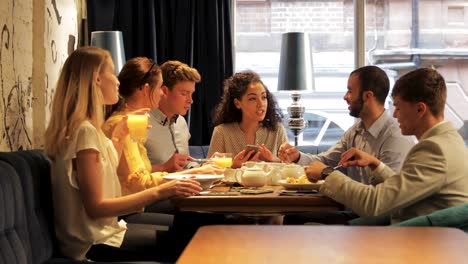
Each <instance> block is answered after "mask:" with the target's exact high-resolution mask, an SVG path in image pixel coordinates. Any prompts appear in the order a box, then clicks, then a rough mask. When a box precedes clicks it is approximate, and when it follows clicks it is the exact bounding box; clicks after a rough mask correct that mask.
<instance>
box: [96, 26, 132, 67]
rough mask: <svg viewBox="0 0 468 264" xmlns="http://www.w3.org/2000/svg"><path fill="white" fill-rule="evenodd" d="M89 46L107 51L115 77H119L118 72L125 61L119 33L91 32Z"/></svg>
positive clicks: (120, 33) (121, 38)
mask: <svg viewBox="0 0 468 264" xmlns="http://www.w3.org/2000/svg"><path fill="white" fill-rule="evenodd" d="M90 46H94V47H98V48H102V49H105V50H108V51H109V52H110V54H111V56H112V60H113V61H114V66H115V75H119V72H120V70H121V69H122V67H123V65H124V64H125V62H126V61H127V60H126V59H125V50H124V44H123V37H122V32H121V31H93V32H91V44H90Z"/></svg>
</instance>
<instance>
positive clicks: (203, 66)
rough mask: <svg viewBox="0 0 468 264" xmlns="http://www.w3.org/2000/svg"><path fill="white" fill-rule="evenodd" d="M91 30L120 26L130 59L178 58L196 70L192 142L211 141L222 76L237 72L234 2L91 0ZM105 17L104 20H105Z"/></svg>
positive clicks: (117, 28) (216, 0)
mask: <svg viewBox="0 0 468 264" xmlns="http://www.w3.org/2000/svg"><path fill="white" fill-rule="evenodd" d="M87 3H88V5H87V7H88V28H89V32H91V31H96V30H120V31H122V33H123V37H124V45H125V53H126V54H125V55H126V57H127V58H132V57H136V56H146V57H149V58H153V59H155V60H156V61H157V62H158V64H162V63H163V62H165V61H167V60H180V61H182V62H185V63H187V64H188V65H190V66H192V67H194V68H196V69H197V70H198V71H199V72H200V74H201V76H202V82H201V83H199V84H197V88H196V91H195V93H194V95H193V100H194V102H193V104H192V107H191V110H190V114H189V115H188V117H186V118H187V119H188V120H189V124H190V132H191V134H192V138H191V139H190V144H191V145H208V144H209V143H210V139H211V134H212V131H213V124H212V115H213V111H214V107H215V106H216V104H217V103H218V102H219V100H220V98H221V95H222V93H223V88H222V84H223V80H224V79H225V78H227V77H229V76H231V75H232V74H233V50H232V47H233V45H232V33H233V32H231V17H232V10H231V4H232V0H140V1H126V0H121V1H119V0H114V1H112V0H104V1H103V0H88V2H87ZM103 16H104V17H105V18H103Z"/></svg>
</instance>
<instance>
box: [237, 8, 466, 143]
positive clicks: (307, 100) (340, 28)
mask: <svg viewBox="0 0 468 264" xmlns="http://www.w3.org/2000/svg"><path fill="white" fill-rule="evenodd" d="M467 8H468V0H459V1H454V0H437V1H436V0H427V1H418V0H392V1H390V0H367V1H366V18H365V25H363V29H365V42H366V63H367V64H372V65H378V66H380V67H382V68H384V69H385V70H386V71H387V73H388V75H389V78H390V80H391V85H393V83H394V80H396V79H397V78H398V77H399V76H401V75H403V74H405V73H406V72H408V71H410V70H412V69H414V68H415V67H418V66H419V67H436V68H437V69H438V70H439V71H440V72H441V73H442V74H443V75H444V77H445V79H446V82H447V86H448V99H447V107H446V119H448V120H449V121H451V122H452V123H453V124H454V125H455V126H456V127H457V128H459V129H460V130H459V132H460V134H461V135H462V136H463V137H464V138H465V142H467V143H468V95H467V94H468V78H466V76H468V75H467V74H466V71H468V48H466V47H468V29H467V28H466V25H465V24H467V22H468V15H467V14H468V12H467V10H466V9H467ZM235 10H236V14H235V21H236V24H235V25H236V32H235V38H236V46H235V47H236V51H235V54H236V67H235V71H236V72H237V71H241V70H245V69H251V70H254V71H256V72H258V73H259V74H260V76H261V77H262V80H263V81H264V82H265V84H266V86H267V87H268V89H269V90H270V91H272V92H274V94H275V96H276V98H277V100H278V103H279V106H280V107H281V109H283V112H284V113H287V111H286V109H287V107H288V106H289V105H290V104H291V102H292V101H291V99H290V98H289V94H288V93H285V92H277V89H276V87H277V81H278V79H277V76H278V68H279V57H280V48H281V34H282V33H284V32H292V31H299V32H306V33H308V35H309V37H310V43H311V49H312V54H313V65H314V67H313V73H311V74H313V76H314V83H315V85H314V87H315V89H314V90H313V91H312V92H308V93H305V94H303V95H302V99H301V104H302V105H303V106H305V108H306V114H305V116H304V117H305V119H306V120H307V123H308V127H307V128H306V129H305V130H304V132H303V134H302V137H303V138H302V139H300V141H299V144H303V145H304V144H314V145H317V144H332V143H333V142H336V141H337V140H338V139H339V138H340V137H341V135H342V134H343V133H344V131H345V130H347V129H348V128H349V127H350V126H351V125H352V124H353V123H354V118H352V117H350V116H349V114H348V110H347V104H346V102H345V101H344V100H343V99H342V98H343V95H344V93H345V91H346V82H347V78H348V75H349V73H350V72H351V71H352V70H353V69H354V49H353V42H354V3H353V1H350V0H341V1H338V0H321V1H315V0H264V1H258V0H257V1H254V0H252V1H249V0H242V1H240V0H237V1H236V9H235ZM413 10H415V11H414V12H413ZM386 107H387V109H390V111H391V104H390V103H388V105H387V106H386ZM285 119H286V120H285V123H287V116H286V118H285ZM324 126H326V127H324ZM320 131H322V132H323V131H325V133H324V134H320ZM289 136H290V141H291V142H293V138H292V133H291V134H290V135H289ZM322 136H323V137H322Z"/></svg>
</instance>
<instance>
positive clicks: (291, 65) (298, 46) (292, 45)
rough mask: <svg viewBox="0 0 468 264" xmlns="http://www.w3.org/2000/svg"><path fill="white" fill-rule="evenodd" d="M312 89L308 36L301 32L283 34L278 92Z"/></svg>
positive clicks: (312, 77)
mask: <svg viewBox="0 0 468 264" xmlns="http://www.w3.org/2000/svg"><path fill="white" fill-rule="evenodd" d="M313 89H314V76H313V68H312V53H311V50H310V44H309V36H308V35H307V34H306V33H303V32H287V33H283V35H282V38H281V57H280V67H279V74H278V91H301V90H313Z"/></svg>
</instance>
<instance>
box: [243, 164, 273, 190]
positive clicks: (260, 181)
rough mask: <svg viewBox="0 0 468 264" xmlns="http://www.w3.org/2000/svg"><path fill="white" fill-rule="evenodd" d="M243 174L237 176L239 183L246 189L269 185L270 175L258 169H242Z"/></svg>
mask: <svg viewBox="0 0 468 264" xmlns="http://www.w3.org/2000/svg"><path fill="white" fill-rule="evenodd" d="M241 169H242V173H239V174H237V175H236V176H237V181H238V182H240V183H241V184H242V185H244V186H245V187H262V186H264V185H265V184H266V183H267V177H268V173H266V172H265V171H264V170H263V169H262V168H258V167H252V168H248V167H242V168H241Z"/></svg>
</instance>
